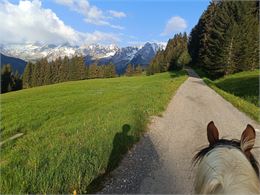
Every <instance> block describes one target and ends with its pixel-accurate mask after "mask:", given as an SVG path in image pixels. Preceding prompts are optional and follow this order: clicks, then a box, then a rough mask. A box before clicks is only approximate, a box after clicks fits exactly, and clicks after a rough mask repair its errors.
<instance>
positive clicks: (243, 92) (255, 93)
mask: <svg viewBox="0 0 260 195" xmlns="http://www.w3.org/2000/svg"><path fill="white" fill-rule="evenodd" d="M197 73H198V74H199V75H201V70H199V71H197ZM259 73H260V71H259V70H254V71H244V72H240V73H236V74H232V75H227V76H225V77H223V78H220V79H218V80H214V81H211V80H209V79H208V78H205V77H204V81H205V82H206V83H207V84H208V85H209V86H210V87H211V88H213V89H214V90H215V91H216V92H217V93H219V94H220V95H221V96H222V97H224V98H225V99H226V100H228V101H229V102H230V103H232V104H233V105H234V106H235V107H237V108H238V109H239V110H241V111H243V112H245V113H246V114H248V115H249V116H250V117H252V118H253V119H255V120H257V121H260V118H259V114H260V109H259V106H260V105H259ZM202 75H203V74H202Z"/></svg>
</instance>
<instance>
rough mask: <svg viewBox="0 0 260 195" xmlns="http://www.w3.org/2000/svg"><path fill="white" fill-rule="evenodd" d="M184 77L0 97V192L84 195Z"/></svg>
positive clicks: (102, 82)
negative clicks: (12, 137)
mask: <svg viewBox="0 0 260 195" xmlns="http://www.w3.org/2000/svg"><path fill="white" fill-rule="evenodd" d="M186 78H187V76H186V74H185V72H183V71H181V72H176V73H161V74H156V75H153V76H139V77H120V78H114V79H93V80H83V81H74V82H65V83H60V84H54V85H49V86H43V87H36V88H31V89H25V90H21V91H17V92H10V93H7V94H3V95H1V105H2V107H1V142H2V141H3V140H6V139H7V138H9V137H11V136H14V135H16V134H17V133H24V135H23V136H21V137H19V138H17V139H15V140H11V141H8V142H7V143H5V144H3V145H2V146H1V164H0V171H1V178H0V185H1V186H0V188H1V193H55V194H56V193H72V192H73V190H77V192H78V193H86V192H88V189H89V184H90V183H91V182H92V181H93V180H94V179H95V178H96V177H97V176H99V175H100V174H103V173H105V172H106V170H107V171H110V170H113V169H114V168H115V167H116V166H117V164H118V162H119V160H120V159H121V157H122V154H123V153H125V152H126V151H127V150H128V149H129V147H131V145H132V144H133V143H135V142H136V141H138V139H139V138H140V135H141V134H142V132H143V131H144V130H145V127H146V125H147V123H148V121H149V118H148V117H149V116H151V115H158V114H160V113H161V112H162V111H163V110H164V109H165V108H166V106H167V103H168V102H169V100H170V98H171V97H172V95H173V94H174V93H175V91H176V90H177V89H178V87H179V86H180V85H181V84H182V83H183V82H184V81H185V80H186Z"/></svg>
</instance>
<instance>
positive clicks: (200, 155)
mask: <svg viewBox="0 0 260 195" xmlns="http://www.w3.org/2000/svg"><path fill="white" fill-rule="evenodd" d="M241 144H243V143H241V142H240V141H239V140H237V139H232V140H227V139H219V140H218V141H217V142H216V143H215V144H214V145H209V146H206V147H204V148H202V149H201V150H200V151H199V152H198V153H197V154H196V155H195V156H194V157H193V163H194V165H196V164H197V163H199V162H200V161H201V160H202V159H203V158H204V157H205V156H206V155H207V154H208V153H209V152H210V151H211V150H213V149H214V148H216V147H223V146H231V147H234V148H236V149H238V150H240V151H241V153H243V151H242V150H241ZM246 158H247V159H248V160H249V162H250V163H251V165H252V167H253V168H254V170H255V172H256V175H257V176H258V178H259V163H258V162H257V160H256V159H255V157H254V155H253V154H252V153H250V156H249V158H248V157H246Z"/></svg>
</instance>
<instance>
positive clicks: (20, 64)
mask: <svg viewBox="0 0 260 195" xmlns="http://www.w3.org/2000/svg"><path fill="white" fill-rule="evenodd" d="M0 60H1V61H0V64H1V67H2V66H3V65H5V64H11V65H12V68H13V72H15V71H16V70H17V71H18V72H19V74H22V73H23V71H24V68H25V66H26V64H27V62H26V61H24V60H22V59H19V58H14V57H10V56H6V55H4V54H1V53H0Z"/></svg>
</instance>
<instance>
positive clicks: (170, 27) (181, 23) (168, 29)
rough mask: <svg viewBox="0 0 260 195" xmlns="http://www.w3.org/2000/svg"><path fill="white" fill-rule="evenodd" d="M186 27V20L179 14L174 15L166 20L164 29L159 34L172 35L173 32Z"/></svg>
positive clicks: (180, 30)
mask: <svg viewBox="0 0 260 195" xmlns="http://www.w3.org/2000/svg"><path fill="white" fill-rule="evenodd" d="M186 28H187V22H186V21H185V20H184V19H183V18H182V17H180V16H174V17H171V18H170V19H169V20H168V22H167V23H166V26H165V28H164V31H163V32H162V33H161V35H163V36H165V35H172V34H173V33H178V32H182V31H184V30H185V29H186Z"/></svg>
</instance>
